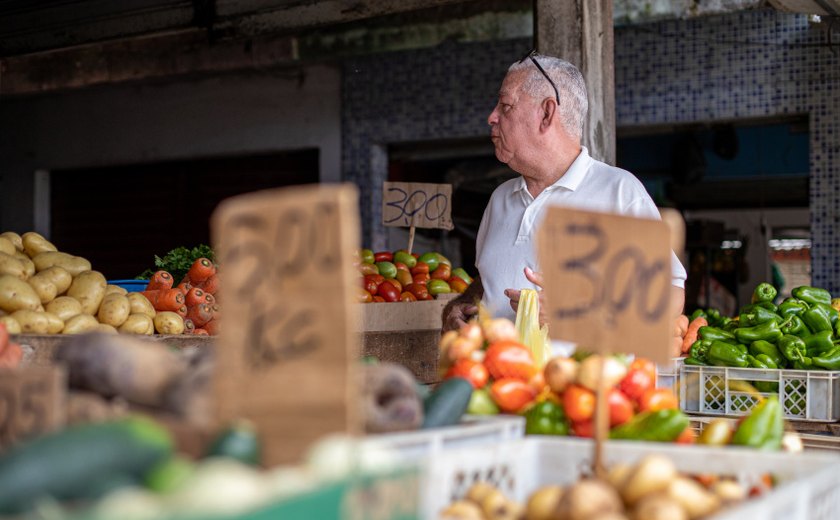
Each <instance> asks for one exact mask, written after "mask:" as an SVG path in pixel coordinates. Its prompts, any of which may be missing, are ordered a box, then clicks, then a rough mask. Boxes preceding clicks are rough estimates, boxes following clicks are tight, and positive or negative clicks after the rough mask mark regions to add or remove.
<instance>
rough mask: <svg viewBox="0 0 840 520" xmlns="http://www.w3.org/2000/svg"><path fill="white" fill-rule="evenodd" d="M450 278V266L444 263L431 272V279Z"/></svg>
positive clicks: (446, 280) (445, 279)
mask: <svg viewBox="0 0 840 520" xmlns="http://www.w3.org/2000/svg"><path fill="white" fill-rule="evenodd" d="M450 278H452V268H451V267H449V266H448V265H445V264H440V266H439V267H438V268H437V269H435V270H434V272H432V280H443V281H445V282H448V281H449V279H450Z"/></svg>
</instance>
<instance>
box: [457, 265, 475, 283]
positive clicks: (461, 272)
mask: <svg viewBox="0 0 840 520" xmlns="http://www.w3.org/2000/svg"><path fill="white" fill-rule="evenodd" d="M452 276H454V277H456V278H460V279H461V280H463V281H465V282H467V285H469V284H471V283H472V281H473V279H472V276H470V275H469V274H467V272H466V271H464V268H463V267H456V268H455V269H453V270H452Z"/></svg>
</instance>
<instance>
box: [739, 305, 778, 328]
mask: <svg viewBox="0 0 840 520" xmlns="http://www.w3.org/2000/svg"><path fill="white" fill-rule="evenodd" d="M738 320H739V321H740V322H741V326H742V327H753V326H755V325H760V324H762V323H766V322H768V321H771V320H772V321H775V322H776V323H782V321H783V320H782V317H781V316H779V315H778V314H776V313H775V312H773V311H770V310H767V309H765V308H764V307H760V306H758V305H753V306H752V309H750V311H749V312H746V313H743V314H741V315H740V316H739V317H738Z"/></svg>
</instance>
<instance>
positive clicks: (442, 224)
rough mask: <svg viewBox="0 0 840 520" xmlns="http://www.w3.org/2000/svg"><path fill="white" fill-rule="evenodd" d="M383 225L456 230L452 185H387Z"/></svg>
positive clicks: (389, 183) (384, 197) (419, 183)
mask: <svg viewBox="0 0 840 520" xmlns="http://www.w3.org/2000/svg"><path fill="white" fill-rule="evenodd" d="M382 223H383V224H384V225H386V226H390V227H409V226H414V227H419V228H437V229H453V228H454V226H453V224H452V185H451V184H430V183H424V182H386V183H384V184H383V186H382Z"/></svg>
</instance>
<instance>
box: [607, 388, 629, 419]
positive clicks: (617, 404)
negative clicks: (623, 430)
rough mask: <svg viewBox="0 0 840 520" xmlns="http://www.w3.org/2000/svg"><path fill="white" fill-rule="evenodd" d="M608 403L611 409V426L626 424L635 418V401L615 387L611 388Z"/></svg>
mask: <svg viewBox="0 0 840 520" xmlns="http://www.w3.org/2000/svg"><path fill="white" fill-rule="evenodd" d="M607 404H608V406H609V409H610V426H611V427H612V426H618V425H619V424H624V423H626V422H627V421H629V420H630V419H632V418H633V401H631V400H630V398H629V397H627V396H626V395H624V393H622V392H620V391H618V390H616V389H615V388H611V389H610V395H609V397H608V398H607Z"/></svg>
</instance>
